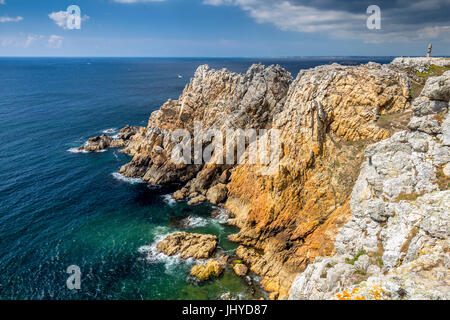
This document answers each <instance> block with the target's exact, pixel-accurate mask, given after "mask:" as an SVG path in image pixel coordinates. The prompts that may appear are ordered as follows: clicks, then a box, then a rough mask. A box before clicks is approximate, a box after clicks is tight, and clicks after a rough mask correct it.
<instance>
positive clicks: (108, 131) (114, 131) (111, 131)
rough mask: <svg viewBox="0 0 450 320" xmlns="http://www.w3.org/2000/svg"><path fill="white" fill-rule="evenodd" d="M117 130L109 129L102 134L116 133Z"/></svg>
mask: <svg viewBox="0 0 450 320" xmlns="http://www.w3.org/2000/svg"><path fill="white" fill-rule="evenodd" d="M116 132H117V128H109V129H105V130H103V131H102V133H116Z"/></svg>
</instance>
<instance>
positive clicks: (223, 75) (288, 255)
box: [120, 62, 449, 299]
mask: <svg viewBox="0 0 450 320" xmlns="http://www.w3.org/2000/svg"><path fill="white" fill-rule="evenodd" d="M411 69H413V71H412V70H411ZM416 72H417V70H414V67H411V66H408V65H406V63H405V62H404V63H403V64H402V63H400V62H397V63H395V64H391V65H379V64H375V63H369V64H367V65H361V66H341V65H337V64H333V65H327V66H320V67H317V68H314V69H310V70H303V71H300V73H299V74H298V75H297V77H296V78H295V79H293V78H292V76H291V75H290V74H289V73H288V72H287V71H285V70H284V69H283V68H281V67H280V66H270V67H264V66H262V65H260V64H258V65H253V66H252V67H251V68H250V69H249V70H248V71H247V73H246V74H237V73H233V72H229V71H227V70H211V69H210V68H209V67H208V66H200V67H199V68H198V70H197V71H196V73H195V76H194V78H192V79H191V81H190V83H189V84H188V85H187V86H186V88H185V89H184V91H183V93H182V94H181V96H180V97H179V99H178V100H175V101H172V100H169V101H167V102H166V103H165V104H164V105H163V106H162V107H161V108H160V109H159V110H158V111H155V112H154V113H153V114H152V115H151V117H150V120H149V123H148V126H147V128H145V129H144V128H142V129H140V128H137V129H135V130H134V131H133V135H132V136H127V140H124V146H125V147H124V149H123V151H124V152H126V153H128V154H130V155H132V156H133V159H132V160H131V161H130V163H128V164H126V165H125V166H123V167H122V168H121V170H120V172H121V173H122V174H124V175H126V176H129V177H139V178H142V179H143V180H144V181H147V182H148V183H151V184H162V183H171V182H177V183H178V182H181V183H183V184H184V187H183V188H182V189H180V190H179V191H177V192H176V193H175V194H174V197H175V198H176V199H178V200H181V199H191V200H190V203H192V204H194V203H197V202H199V201H204V200H205V199H209V200H210V201H211V202H213V203H219V204H220V205H221V206H223V207H225V208H226V209H228V211H229V212H231V214H232V216H233V219H232V220H231V223H232V224H234V225H236V226H238V227H239V228H240V231H239V232H238V233H237V234H235V235H233V236H232V237H231V240H232V241H235V242H237V243H239V244H240V246H239V248H238V249H237V250H236V255H237V256H238V257H239V258H240V259H241V260H242V261H243V262H244V263H245V264H247V265H248V266H250V269H251V270H252V271H254V272H255V273H257V274H258V275H260V276H261V277H262V285H263V286H264V288H265V289H266V290H267V291H269V292H271V293H272V294H271V297H272V298H280V299H281V298H287V297H290V298H294V299H297V298H308V297H320V298H330V297H333V295H334V294H335V293H337V291H339V290H340V289H341V288H345V287H346V286H347V283H346V282H344V281H341V278H340V277H341V276H342V274H346V273H339V272H337V273H332V275H330V278H332V281H330V282H333V281H334V282H333V283H336V282H338V283H339V285H336V286H335V287H332V288H331V287H330V289H328V287H327V289H323V288H322V289H320V290H319V291H318V292H320V294H319V293H317V292H316V291H314V290H316V289H317V287H318V286H322V285H323V283H322V282H323V281H322V282H320V281H319V282H317V283H316V282H314V281H313V280H314V279H316V278H311V276H308V274H309V273H312V274H316V273H317V271H315V270H316V268H317V267H316V266H317V264H318V263H321V262H320V261H325V260H323V259H324V258H317V257H323V256H333V257H334V258H336V259H341V260H342V259H344V261H345V259H346V258H347V259H354V255H356V254H358V253H359V252H360V251H361V250H364V252H365V253H366V252H367V253H369V252H371V251H369V250H372V251H373V250H374V249H377V250H376V252H378V254H379V255H380V256H379V258H380V259H382V260H383V263H385V266H384V267H383V268H385V269H382V268H381V267H379V268H380V273H381V270H390V269H387V268H392V267H394V266H395V265H396V264H398V263H406V262H407V261H411V258H409V260H408V258H405V256H402V255H401V254H400V252H401V250H405V249H404V246H405V243H404V242H401V241H400V240H396V239H397V238H398V235H399V230H401V231H402V232H403V233H402V235H407V238H408V239H409V238H410V237H411V236H410V233H411V232H412V230H416V231H414V232H417V233H415V234H414V237H418V236H419V235H422V236H424V234H425V236H427V237H430V239H437V238H436V237H437V235H439V237H440V238H439V239H441V240H442V238H445V237H446V235H444V233H445V225H441V224H442V223H443V222H442V218H443V217H442V212H443V213H444V214H445V213H448V210H447V211H445V207H444V203H446V204H447V205H448V195H447V194H446V193H445V192H446V191H445V190H444V191H439V190H440V189H439V188H440V187H438V185H439V184H438V182H437V181H438V177H437V174H438V172H440V171H439V170H441V171H443V170H444V165H445V164H446V163H447V162H448V161H449V160H448V149H446V148H447V147H446V146H445V145H443V144H442V143H441V142H439V141H440V140H439V139H447V138H445V137H447V135H448V132H447V131H445V130H446V129H445V128H446V126H447V127H448V120H445V121H442V123H441V122H440V121H441V120H443V119H444V118H445V117H443V116H442V115H438V116H437V118H436V115H435V114H436V112H438V111H439V112H443V111H445V110H447V108H448V104H447V102H446V101H448V99H447V100H445V99H446V98H447V97H446V95H445V94H444V96H441V94H442V92H441V91H442V90H441V87H442V86H443V85H441V83H442V81H444V82H445V81H447V80H445V79H447V78H446V75H445V76H443V77H444V80H441V79H440V80H429V81H430V83H428V82H427V89H426V90H425V89H424V91H426V92H430V94H428V95H427V94H423V95H422V96H421V97H420V98H418V99H416V100H415V101H414V104H413V108H411V104H410V102H411V101H412V100H411V86H412V82H419V81H420V79H418V78H417V77H418V76H417V74H416ZM430 79H432V78H430ZM433 81H435V82H433ZM436 81H437V84H436ZM445 83H446V82H445ZM422 85H423V83H422ZM444 86H445V85H444ZM437 97H438V98H437ZM443 101H444V102H443ZM412 109H413V110H414V112H415V115H414V117H413V111H411V110H412ZM433 112H434V113H433ZM412 117H413V118H412ZM411 118H412V119H411ZM435 118H436V119H435ZM441 118H442V119H441ZM445 119H447V118H445ZM196 121H202V123H203V128H215V129H217V130H219V131H221V132H225V131H227V130H229V129H244V130H245V129H250V128H253V129H277V130H279V132H280V146H281V150H280V156H279V160H280V161H279V166H278V170H277V171H276V172H275V173H274V174H272V175H265V174H262V173H261V168H262V167H263V166H262V164H260V163H259V164H255V165H249V164H235V165H230V164H227V165H226V164H203V163H202V164H177V163H174V162H173V161H172V159H171V155H172V151H173V149H174V148H175V145H176V142H175V141H173V139H171V133H172V132H174V130H177V129H185V130H188V131H189V132H191V133H194V131H195V128H194V124H195V122H196ZM408 123H409V128H411V129H408V127H407V125H408ZM384 139H391V140H384ZM380 141H381V142H380ZM185 143H187V144H191V143H194V142H193V141H191V140H188V141H186V142H185ZM374 143H375V144H374ZM368 146H370V147H369V148H367V147H368ZM366 148H367V149H366ZM216 163H217V162H216ZM441 174H443V173H441ZM441 182H442V181H441ZM442 183H444V184H445V181H444V182H442ZM407 184H408V185H407ZM444 189H445V187H444ZM416 194H417V195H419V196H420V198H418V199H415V200H414V201H415V202H413V203H412V202H409V200H403V199H402V198H401V196H404V197H410V196H411V195H416ZM399 197H400V198H399ZM446 197H447V198H446ZM408 199H409V198H408ZM408 206H409V207H408ZM437 208H439V210H441V211H439V210H438V209H437ZM434 209H436V210H438V211H436V214H433V215H431V216H428V215H427V212H428V211H429V210H434ZM427 210H428V211H427ZM401 212H408V214H409V215H411V216H414V217H415V219H416V220H414V221H410V222H409V224H407V225H406V226H405V225H403V224H399V223H398V222H397V223H394V221H397V220H396V219H397V218H396V217H398V216H399V215H401V214H402V213H401ZM417 212H419V213H422V216H421V217H422V218H419V217H417V215H420V214H419V213H417ZM433 212H434V211H433ZM439 212H440V213H441V214H440V215H439ZM372 215H373V217H372ZM355 217H361V219H365V220H361V221H356V222H355V221H354V220H355V219H356V218H355ZM427 217H428V218H427ZM377 219H378V220H377ZM410 219H413V218H410ZM436 221H439V222H436ZM366 224H367V227H366ZM436 224H437V225H436ZM360 225H361V227H357V226H360ZM362 226H364V227H362ZM369 226H370V228H369ZM358 228H359V229H358ZM368 228H369V229H368ZM402 228H403V229H402ZM345 230H350V231H345ZM447 230H448V227H447ZM363 237H369V238H370V240H371V241H372V242H370V245H367V246H361V243H363V242H361V241H363V240H362V239H363ZM374 237H375V238H376V239H375V238H374ZM414 237H413V238H414ZM414 239H415V238H414ZM421 239H422V240H420V241H419V240H417V241H419V242H417V241H414V242H412V240H411V239H410V240H408V241H409V242H410V243H414V245H415V248H416V247H417V248H419V249H417V250H421V249H422V248H425V247H426V248H428V247H430V248H432V247H433V244H432V242H429V241H431V240H430V239H428V238H427V239H425V238H421ZM383 241H384V242H383ZM436 241H437V240H436ZM400 242H401V245H400V247H401V248H400V249H401V250H400V249H399V248H398V246H399V243H400ZM341 243H342V245H341ZM419 243H420V244H423V246H420V245H419ZM425 243H426V244H427V245H425ZM380 246H381V247H382V249H380ZM424 246H425V247H424ZM442 246H444V244H442ZM442 248H444V247H442ZM399 250H400V251H399ZM442 250H444V249H442ZM355 251H356V252H355ZM346 254H347V256H346ZM352 254H353V257H350V256H351V255H352ZM411 254H413V253H411ZM360 255H361V254H360ZM365 255H366V256H368V254H365ZM395 257H397V260H396V258H395ZM408 257H411V255H409V256H408ZM334 258H333V259H334ZM369 258H370V259H372V260H373V259H375V258H373V257H371V256H370V257H369ZM321 259H322V260H321ZM326 259H331V258H326ZM364 259H366V258H363V260H364ZM370 259H369V260H370ZM341 260H339V261H341ZM372 260H370V261H372ZM314 261H316V262H314ZM349 261H350V262H351V260H349ZM339 263H341V264H342V263H344V262H342V261H341V262H339ZM322 264H323V263H322ZM330 264H332V265H333V263H331V262H330ZM335 264H336V263H335ZM335 264H334V265H335ZM308 265H309V266H308ZM325 265H328V262H326V263H325ZM334 265H333V266H334ZM346 265H349V266H353V264H350V263H346ZM305 269H306V271H305ZM372 269H374V268H372ZM311 270H313V271H311ZM346 270H347V269H346ZM355 270H356V269H355ZM357 270H359V269H357ZM377 271H378V270H377ZM308 272H309V273H308ZM348 272H351V271H348ZM318 277H319V279H324V278H323V274H322V273H320V275H319V276H318ZM326 277H328V275H325V278H326ZM294 279H295V281H294ZM293 282H294V285H293V286H292V288H291V285H292V283H293ZM327 285H328V284H327ZM348 285H350V284H348ZM330 286H331V285H330ZM311 288H315V289H311ZM317 290H318V289H317Z"/></svg>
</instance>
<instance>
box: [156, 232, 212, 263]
mask: <svg viewBox="0 0 450 320" xmlns="http://www.w3.org/2000/svg"><path fill="white" fill-rule="evenodd" d="M216 247H217V237H216V236H214V235H210V234H198V233H186V232H178V233H173V234H169V235H168V236H167V237H165V238H164V239H163V240H161V241H160V242H159V243H158V244H157V247H156V248H157V250H158V251H159V252H161V253H164V254H165V255H168V256H175V255H179V257H180V258H181V259H189V258H193V259H198V260H205V259H208V258H210V257H211V256H212V254H213V253H214V251H215V249H216Z"/></svg>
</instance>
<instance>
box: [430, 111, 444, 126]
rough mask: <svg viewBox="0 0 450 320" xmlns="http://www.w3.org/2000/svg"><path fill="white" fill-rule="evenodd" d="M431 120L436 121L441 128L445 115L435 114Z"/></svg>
mask: <svg viewBox="0 0 450 320" xmlns="http://www.w3.org/2000/svg"><path fill="white" fill-rule="evenodd" d="M433 120H436V121H437V122H438V123H439V125H440V126H442V122H444V120H445V114H444V112H441V113H438V114H435V115H434V116H433Z"/></svg>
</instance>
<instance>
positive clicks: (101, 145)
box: [78, 126, 143, 152]
mask: <svg viewBox="0 0 450 320" xmlns="http://www.w3.org/2000/svg"><path fill="white" fill-rule="evenodd" d="M140 130H143V128H141V127H130V126H126V127H124V128H122V129H121V130H120V132H119V134H118V135H117V138H113V137H110V136H108V135H106V134H102V135H101V136H98V137H93V138H89V139H88V141H87V142H86V143H85V144H84V145H82V146H81V147H79V148H78V150H80V151H88V152H98V151H102V150H105V149H108V148H122V147H125V146H126V144H127V141H128V140H130V138H131V137H133V136H134V135H135V134H136V133H138V132H139V131H140Z"/></svg>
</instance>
